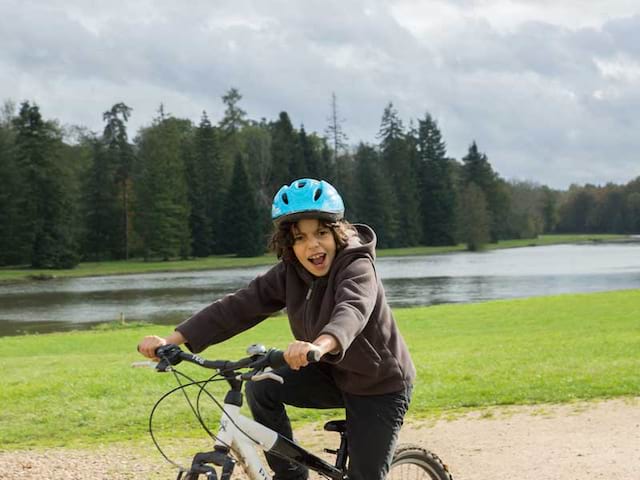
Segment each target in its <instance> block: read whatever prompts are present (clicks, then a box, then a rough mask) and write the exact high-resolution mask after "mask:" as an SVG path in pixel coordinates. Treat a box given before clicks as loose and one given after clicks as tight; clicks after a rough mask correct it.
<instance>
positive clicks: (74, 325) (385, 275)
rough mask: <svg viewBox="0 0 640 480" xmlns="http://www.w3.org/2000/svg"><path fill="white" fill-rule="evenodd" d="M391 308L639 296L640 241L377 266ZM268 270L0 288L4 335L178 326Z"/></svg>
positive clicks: (384, 261) (388, 261) (389, 260)
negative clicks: (628, 292) (122, 323)
mask: <svg viewBox="0 0 640 480" xmlns="http://www.w3.org/2000/svg"><path fill="white" fill-rule="evenodd" d="M376 265H377V270H378V273H379V275H380V276H381V278H382V281H383V284H384V286H385V290H386V292H387V297H388V299H389V302H390V303H391V305H392V306H394V307H405V306H421V305H434V304H441V303H465V302H480V301H486V300H494V299H506V298H517V297H531V296H540V295H555V294H561V293H578V292H595V291H605V290H619V289H629V288H640V243H602V244H585V245H555V246H548V247H526V248H513V249H503V250H492V251H488V252H482V253H470V252H460V253H451V254H445V255H430V256H412V257H385V258H380V259H378V260H377V264H376ZM267 268H268V267H255V268H241V269H225V270H212V271H201V272H174V273H148V274H139V275H122V276H110V277H88V278H61V279H54V280H50V281H43V282H30V283H16V284H8V285H0V335H15V334H19V333H26V332H42V333H43V332H51V331H64V330H69V329H80V328H87V327H90V326H91V325H94V324H96V323H101V322H108V321H113V320H118V319H119V318H120V317H121V315H124V318H125V319H126V320H145V321H152V322H158V323H166V324H175V323H177V322H179V321H181V320H182V319H184V318H186V317H188V316H189V315H191V314H192V313H193V312H196V311H197V310H199V309H200V308H202V307H204V306H206V305H207V304H209V303H210V302H212V301H214V300H216V299H217V298H220V297H221V296H223V295H225V294H227V293H229V292H232V291H234V290H236V289H238V288H240V287H242V286H244V285H245V284H246V283H248V282H249V281H250V280H251V279H252V278H253V277H255V276H256V275H258V274H259V273H262V272H264V271H266V269H267Z"/></svg>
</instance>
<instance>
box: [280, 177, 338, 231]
mask: <svg viewBox="0 0 640 480" xmlns="http://www.w3.org/2000/svg"><path fill="white" fill-rule="evenodd" d="M343 217H344V203H343V201H342V197H341V196H340V194H339V193H338V191H337V190H336V189H335V188H334V187H333V185H331V184H330V183H329V182H326V181H324V180H314V179H313V178H301V179H299V180H295V181H294V182H292V183H291V185H283V186H282V187H281V188H280V190H278V193H276V195H275V197H274V198H273V204H272V205H271V219H272V220H273V221H274V222H275V223H276V224H279V223H280V222H282V221H287V222H297V221H298V220H300V219H303V218H320V219H323V220H329V221H331V222H336V221H338V220H341V219H342V218H343Z"/></svg>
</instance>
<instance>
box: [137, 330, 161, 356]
mask: <svg viewBox="0 0 640 480" xmlns="http://www.w3.org/2000/svg"><path fill="white" fill-rule="evenodd" d="M166 344H167V341H166V340H165V339H164V338H162V337H157V336H155V335H150V336H148V337H144V338H143V339H142V341H141V342H140V343H139V344H138V351H139V352H140V353H141V354H142V355H144V356H145V357H147V358H152V359H156V349H157V348H158V347H161V346H163V345H166Z"/></svg>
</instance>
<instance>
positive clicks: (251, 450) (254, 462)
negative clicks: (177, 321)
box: [215, 402, 345, 480]
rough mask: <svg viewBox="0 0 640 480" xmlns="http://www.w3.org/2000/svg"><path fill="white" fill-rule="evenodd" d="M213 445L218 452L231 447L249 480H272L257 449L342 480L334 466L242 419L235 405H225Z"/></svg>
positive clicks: (342, 475) (342, 474)
mask: <svg viewBox="0 0 640 480" xmlns="http://www.w3.org/2000/svg"><path fill="white" fill-rule="evenodd" d="M215 445H216V447H218V448H224V447H226V446H230V447H231V448H232V450H233V452H234V453H235V454H236V456H237V457H238V460H239V463H240V464H241V465H242V466H243V467H244V469H245V470H246V472H247V474H248V475H249V478H250V479H251V480H271V479H272V477H271V475H270V474H269V470H268V469H266V468H265V467H264V465H263V463H262V460H261V459H260V457H259V455H258V452H257V450H256V447H260V448H261V449H262V450H264V451H265V452H269V453H273V454H275V455H278V456H280V457H283V458H285V459H287V460H291V461H294V462H297V463H300V464H302V465H305V466H306V467H308V468H309V469H311V470H314V471H316V472H318V473H320V474H322V475H325V476H327V477H328V478H331V479H333V480H343V479H344V478H345V473H344V472H342V471H341V470H339V469H337V468H336V467H334V466H333V465H331V464H329V463H327V462H325V461H324V460H322V459H321V458H319V457H317V456H315V455H313V454H312V453H310V452H308V451H307V450H305V449H304V448H303V447H301V446H300V445H298V444H297V443H295V442H293V441H291V440H289V439H288V438H285V437H283V436H282V435H280V434H278V433H276V432H274V431H273V430H271V429H270V428H268V427H265V426H264V425H262V424H260V423H258V422H256V421H254V420H252V419H250V418H248V417H246V416H244V415H242V414H241V413H240V407H239V406H238V405H234V404H230V403H226V402H225V404H224V411H223V413H222V416H221V418H220V428H219V430H218V434H217V436H216V444H215Z"/></svg>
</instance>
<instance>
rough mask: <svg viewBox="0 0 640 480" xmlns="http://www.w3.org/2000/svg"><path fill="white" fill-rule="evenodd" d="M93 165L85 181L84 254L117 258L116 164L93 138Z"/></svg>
mask: <svg viewBox="0 0 640 480" xmlns="http://www.w3.org/2000/svg"><path fill="white" fill-rule="evenodd" d="M91 143H92V162H91V166H90V168H89V171H88V175H87V176H86V179H85V182H84V192H85V193H84V201H83V205H84V212H83V213H84V218H85V224H86V234H85V238H84V245H83V251H84V252H85V256H86V257H87V258H91V259H96V260H105V259H111V258H117V255H118V253H119V252H120V251H121V249H120V247H121V243H120V240H121V238H120V235H119V232H120V229H119V226H120V222H119V218H120V213H121V212H120V208H119V203H118V185H117V183H116V181H115V165H114V164H113V163H112V157H111V156H110V155H109V153H108V151H107V149H106V147H105V145H104V142H103V141H102V140H101V139H97V138H96V139H93V141H92V142H91Z"/></svg>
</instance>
